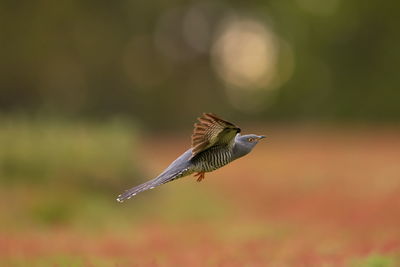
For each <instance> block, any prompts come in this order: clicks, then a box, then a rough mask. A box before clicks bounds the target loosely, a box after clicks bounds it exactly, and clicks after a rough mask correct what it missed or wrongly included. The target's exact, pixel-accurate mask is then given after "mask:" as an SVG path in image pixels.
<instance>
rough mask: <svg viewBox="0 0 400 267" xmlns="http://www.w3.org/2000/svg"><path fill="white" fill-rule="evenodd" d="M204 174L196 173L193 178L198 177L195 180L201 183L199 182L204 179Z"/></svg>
mask: <svg viewBox="0 0 400 267" xmlns="http://www.w3.org/2000/svg"><path fill="white" fill-rule="evenodd" d="M204 174H205V172H198V173H196V174H195V175H194V176H195V177H198V178H197V182H201V180H203V179H204Z"/></svg>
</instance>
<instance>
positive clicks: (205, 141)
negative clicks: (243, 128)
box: [192, 113, 240, 157]
mask: <svg viewBox="0 0 400 267" xmlns="http://www.w3.org/2000/svg"><path fill="white" fill-rule="evenodd" d="M198 121H199V122H198V123H195V125H194V130H193V134H192V157H194V156H196V155H197V154H199V153H200V152H202V151H204V150H206V149H208V148H210V147H212V146H214V145H229V144H231V143H232V142H233V140H234V138H235V136H236V134H237V133H239V132H240V128H238V127H237V126H236V125H234V124H233V123H230V122H227V121H225V120H223V119H221V118H218V117H217V116H216V115H215V114H212V113H203V115H202V116H201V117H200V118H198Z"/></svg>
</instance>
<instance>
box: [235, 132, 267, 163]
mask: <svg viewBox="0 0 400 267" xmlns="http://www.w3.org/2000/svg"><path fill="white" fill-rule="evenodd" d="M264 138H265V135H256V134H246V135H240V134H237V135H236V138H235V143H236V145H235V147H234V150H235V151H234V152H235V153H234V154H235V158H239V157H242V156H244V155H246V154H247V153H249V152H250V151H251V150H252V149H253V148H254V147H255V146H256V145H257V144H258V142H259V141H260V140H261V139H264Z"/></svg>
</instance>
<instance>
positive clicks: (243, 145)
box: [117, 113, 265, 202]
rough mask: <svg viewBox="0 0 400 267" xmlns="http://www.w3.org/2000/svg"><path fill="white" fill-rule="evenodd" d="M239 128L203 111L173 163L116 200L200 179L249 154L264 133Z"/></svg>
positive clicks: (119, 200)
mask: <svg viewBox="0 0 400 267" xmlns="http://www.w3.org/2000/svg"><path fill="white" fill-rule="evenodd" d="M240 131H241V130H240V128H239V127H237V126H236V125H234V124H233V123H230V122H228V121H225V120H223V119H221V118H219V117H217V116H216V115H215V114H212V113H203V115H202V116H201V117H200V118H198V122H197V123H195V124H194V130H193V134H192V147H191V148H190V149H188V150H187V151H186V152H184V153H183V154H182V155H181V156H179V157H178V158H177V159H176V160H175V161H174V162H172V163H171V165H169V166H168V167H167V168H166V169H165V170H164V171H163V172H162V173H161V174H160V175H158V176H157V177H156V178H154V179H153V180H150V181H148V182H145V183H143V184H141V185H138V186H135V187H133V188H131V189H129V190H126V191H125V192H124V193H122V194H121V195H119V196H118V198H117V201H118V202H123V201H124V200H126V199H130V198H131V197H133V196H135V195H137V194H138V193H141V192H143V191H146V190H149V189H153V188H154V187H156V186H159V185H162V184H165V183H168V182H171V181H173V180H176V179H178V178H182V177H185V176H188V175H190V174H193V173H196V174H195V177H197V181H198V182H200V181H201V180H203V179H204V176H205V173H206V172H212V171H215V170H216V169H219V168H221V167H222V166H225V165H226V164H228V163H230V162H232V161H234V160H235V159H238V158H240V157H243V156H245V155H247V154H248V153H249V152H250V151H251V150H252V149H253V148H254V147H255V146H256V145H257V143H258V141H260V140H261V139H263V138H265V136H263V135H255V134H247V135H241V134H240Z"/></svg>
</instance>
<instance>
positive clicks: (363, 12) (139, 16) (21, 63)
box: [0, 0, 400, 128]
mask: <svg viewBox="0 0 400 267" xmlns="http://www.w3.org/2000/svg"><path fill="white" fill-rule="evenodd" d="M202 5H203V6H204V5H205V7H204V9H205V10H211V11H210V12H209V13H207V14H208V17H206V18H207V23H209V27H210V29H211V36H214V35H215V34H216V33H217V32H218V27H219V26H218V25H219V23H220V22H221V20H223V19H224V14H225V13H226V11H233V12H235V13H236V14H238V15H245V16H250V17H256V18H257V19H259V20H260V21H262V22H264V23H265V24H266V25H268V27H271V28H273V31H274V32H275V33H276V34H277V35H278V36H279V37H280V38H282V39H283V40H285V42H286V43H287V44H288V45H289V46H290V47H291V49H292V50H293V51H292V52H293V56H294V72H293V74H292V76H291V78H290V79H289V81H287V82H286V83H284V84H282V85H281V86H280V87H279V89H276V90H275V91H274V92H273V93H272V94H271V93H269V92H268V91H265V93H264V94H261V95H260V96H258V95H257V97H258V98H262V99H263V105H264V108H263V109H262V110H258V111H257V112H256V114H253V115H251V116H248V115H245V114H242V113H243V112H242V111H241V110H237V109H235V108H234V107H233V106H232V105H231V103H230V102H229V99H228V97H227V93H226V91H225V90H224V85H223V83H222V82H221V81H220V80H219V79H218V77H217V76H216V74H215V72H214V71H213V68H212V66H211V64H210V61H212V58H211V55H210V53H209V51H207V52H201V53H200V52H196V51H195V49H194V48H193V47H191V46H190V45H189V44H188V43H187V42H186V41H185V38H184V37H185V36H184V34H183V33H182V28H183V27H184V26H183V23H184V22H185V18H186V17H185V15H186V14H187V12H188V11H190V10H192V9H191V8H195V7H198V6H202ZM207 8H208V9H207ZM399 8H400V4H399V2H398V1H394V0H389V1H385V2H384V3H381V2H377V1H375V2H374V1H372V2H371V1H370V2H365V1H361V0H355V1H343V0H332V1H329V2H320V1H313V0H297V1H240V0H235V1H229V2H227V1H212V2H196V1H195V2H193V1H167V2H166V1H151V2H146V1H139V2H138V1H132V0H124V1H118V2H109V1H77V0H71V1H61V2H60V1H57V2H53V1H46V0H41V1H18V2H15V1H1V3H0V27H1V31H0V32H1V49H0V58H1V61H0V110H2V111H4V112H10V111H15V110H18V111H21V110H23V111H28V112H32V111H33V112H36V111H45V112H56V113H61V114H68V115H71V116H77V117H80V116H86V117H98V118H100V117H104V116H113V115H115V114H117V115H120V114H126V115H128V116H131V117H134V118H135V119H136V120H138V121H142V122H144V123H145V124H146V125H148V126H149V127H153V128H166V127H174V126H177V125H183V124H184V123H185V124H186V123H187V121H188V120H190V119H192V118H193V116H195V115H197V114H198V113H200V112H202V111H214V112H216V113H223V114H231V113H233V114H235V116H247V119H251V118H254V115H257V118H259V119H262V118H268V119H284V120H303V119H321V120H340V119H357V120H374V121H380V120H392V121H398V119H399V118H400V105H398V99H399V98H400V91H399V90H398V84H399V83H400V77H399V75H397V66H398V65H399V63H400V53H399V51H398V45H399V43H400V35H399V34H398V27H399V20H398V15H397V10H399ZM171 14H178V15H176V16H175V17H172V18H173V19H169V18H171ZM167 22H168V23H167ZM192 31H194V32H195V33H196V29H192ZM195 37H196V35H195ZM160 40H161V41H160ZM163 40H164V41H163ZM210 46H211V44H208V47H207V49H210ZM168 49H169V50H168ZM165 51H167V52H165ZM168 51H169V52H168ZM174 52H175V53H177V55H178V56H177V57H175V58H174V57H173V53H174ZM175 56H176V55H175ZM281 60H284V59H281ZM194 100H196V101H194ZM183 109H184V110H185V113H184V114H182V112H181V111H182V110H183ZM165 113H168V114H171V116H173V117H174V118H175V120H173V121H170V120H165V115H164V114H165Z"/></svg>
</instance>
